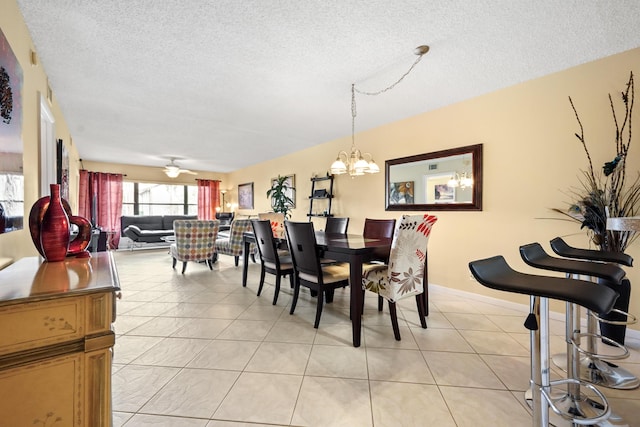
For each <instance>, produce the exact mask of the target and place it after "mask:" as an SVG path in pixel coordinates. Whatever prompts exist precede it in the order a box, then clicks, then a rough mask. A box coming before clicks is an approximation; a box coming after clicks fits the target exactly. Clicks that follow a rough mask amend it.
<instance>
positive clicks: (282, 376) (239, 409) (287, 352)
mask: <svg viewBox="0 0 640 427" xmlns="http://www.w3.org/2000/svg"><path fill="white" fill-rule="evenodd" d="M115 258H116V262H117V267H118V271H119V276H120V282H121V287H122V299H121V300H119V301H118V302H117V313H118V315H117V319H116V323H115V330H116V334H117V338H116V345H115V355H114V365H113V408H114V413H113V417H114V426H116V427H117V426H126V427H133V426H146V425H153V426H167V427H169V426H171V427H173V426H194V427H240V426H253V427H256V426H264V425H269V426H274V425H275V426H350V427H353V426H357V427H360V426H363V427H364V426H376V427H382V426H394V427H397V426H437V427H446V426H458V427H463V426H473V427H482V426H487V427H499V426H509V427H514V426H531V425H532V420H531V416H530V413H529V411H528V409H527V407H526V404H525V403H524V401H523V391H524V390H525V389H526V388H527V387H528V384H529V357H528V354H529V353H528V346H529V334H528V332H527V330H526V329H524V327H523V326H522V323H523V321H524V319H525V316H526V313H527V311H528V307H527V306H525V305H516V304H512V303H506V302H504V301H501V300H497V299H496V300H492V299H489V298H486V297H480V296H476V295H473V294H468V293H462V292H459V291H454V290H449V289H446V288H443V287H438V286H432V287H431V288H430V290H431V292H430V297H431V301H430V315H429V317H428V320H427V323H428V325H429V327H428V329H426V330H425V329H422V328H420V324H419V321H418V317H417V313H416V311H415V302H414V300H413V299H409V300H406V301H403V302H401V303H400V304H399V310H398V311H399V316H400V318H401V319H400V322H401V323H400V330H401V334H402V341H400V342H397V341H395V340H394V338H393V332H392V329H391V324H390V321H389V317H388V309H387V308H386V307H385V310H384V312H383V313H382V314H381V313H379V312H378V311H377V309H376V307H377V300H376V297H375V296H374V295H373V294H370V293H369V294H368V295H367V298H366V305H365V313H364V317H363V325H364V328H363V340H362V341H363V345H362V346H361V347H360V348H354V347H353V346H352V344H351V325H350V321H349V292H348V290H346V289H345V290H338V291H336V295H335V299H334V302H333V303H332V304H327V305H325V308H324V311H323V314H322V320H321V322H320V327H319V328H318V329H317V330H316V329H314V328H313V319H314V315H315V300H314V299H312V298H311V297H310V295H309V293H308V292H307V291H304V290H303V291H302V292H301V297H300V300H299V302H298V306H297V308H296V312H295V314H294V315H289V307H290V300H291V291H290V289H289V288H288V286H287V285H286V284H288V281H286V280H285V281H284V283H285V285H283V288H282V291H281V293H280V297H279V300H278V304H277V305H276V306H273V305H272V304H271V301H272V297H273V293H272V292H273V276H270V275H267V282H268V285H266V286H265V289H264V290H263V294H262V296H260V297H257V296H256V289H257V285H258V283H257V282H258V279H259V266H258V265H257V264H251V265H250V267H249V283H248V286H247V287H246V288H243V287H242V286H241V277H242V265H241V266H240V267H235V266H234V265H233V260H232V258H231V257H227V256H221V257H220V258H221V259H220V261H219V262H218V263H217V265H216V266H215V267H214V270H213V271H210V270H209V269H208V268H207V267H206V266H205V265H203V264H195V263H190V264H189V265H188V266H187V271H186V274H184V275H181V274H180V273H179V270H178V271H176V270H172V269H171V259H170V257H169V255H168V254H167V252H166V249H154V250H144V251H142V250H141V251H120V252H116V253H115ZM478 286H480V285H478ZM560 319H562V316H561V315H557V316H553V320H552V321H551V331H552V334H553V336H552V339H551V348H552V352H553V353H559V352H563V351H564V350H565V345H564V339H563V337H562V334H564V324H563V322H562V321H561V320H560ZM627 344H628V345H629V346H630V347H631V356H630V357H629V358H628V359H626V360H625V361H623V362H622V363H619V364H620V365H621V366H624V367H625V368H626V369H628V370H629V371H631V372H632V373H634V374H635V375H640V340H639V339H637V335H634V337H632V338H628V339H627ZM560 374H561V371H559V370H557V369H555V368H554V375H553V376H554V378H557V377H559V375H560ZM602 390H603V391H604V393H605V394H606V395H607V396H608V397H609V398H610V402H611V404H612V406H613V408H614V411H615V412H616V413H618V414H619V415H621V416H623V417H624V419H625V421H627V423H628V425H631V426H633V425H637V426H640V421H638V418H637V416H638V414H639V413H640V389H636V390H631V391H620V390H611V389H602ZM634 423H635V424H634Z"/></svg>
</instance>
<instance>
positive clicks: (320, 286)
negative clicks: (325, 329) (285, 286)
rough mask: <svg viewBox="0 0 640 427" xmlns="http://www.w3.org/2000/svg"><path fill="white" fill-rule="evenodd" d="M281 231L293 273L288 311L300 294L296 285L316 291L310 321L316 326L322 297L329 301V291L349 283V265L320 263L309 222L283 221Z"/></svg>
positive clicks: (331, 293)
mask: <svg viewBox="0 0 640 427" xmlns="http://www.w3.org/2000/svg"><path fill="white" fill-rule="evenodd" d="M284 225H285V227H284V228H285V231H286V233H287V241H288V242H289V250H290V251H291V258H292V260H293V270H294V273H295V278H294V288H293V289H294V290H293V300H292V302H291V310H290V311H289V314H293V313H294V311H295V309H296V304H297V302H298V296H299V295H300V286H305V287H307V288H309V289H310V290H311V291H315V292H317V293H318V296H317V298H318V301H317V307H316V319H315V322H314V324H313V327H314V328H318V325H319V324H320V316H321V315H322V306H323V302H324V299H325V298H326V300H327V303H330V302H332V301H333V292H334V290H335V289H337V288H341V287H344V286H347V285H348V284H349V264H347V263H335V264H330V265H321V264H320V255H319V251H318V248H317V245H316V235H315V231H314V229H313V223H312V222H291V221H285V223H284Z"/></svg>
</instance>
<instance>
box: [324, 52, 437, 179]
mask: <svg viewBox="0 0 640 427" xmlns="http://www.w3.org/2000/svg"><path fill="white" fill-rule="evenodd" d="M427 52H429V46H427V45H422V46H418V47H417V48H415V49H414V51H413V53H415V54H416V55H418V58H417V59H416V60H415V62H414V63H413V64H412V65H411V67H410V68H409V70H408V71H407V72H406V73H404V74H403V75H402V76H401V77H400V78H399V79H398V80H397V81H396V82H395V83H393V84H392V85H391V86H388V87H386V88H384V89H382V90H380V91H378V92H363V91H360V90H357V89H356V87H355V84H351V150H350V152H349V153H347V152H346V151H344V150H343V151H340V152H339V153H338V156H337V157H336V160H335V161H334V162H333V163H332V164H331V168H330V170H331V173H332V174H333V175H342V174H344V173H348V174H349V175H350V176H351V177H352V178H353V177H354V176H362V175H364V174H365V173H371V174H373V173H378V172H380V167H379V166H378V165H377V164H376V162H375V161H374V160H373V156H372V155H371V153H363V152H362V151H360V150H359V149H358V148H356V143H355V130H356V115H357V114H356V92H358V93H360V94H362V95H370V96H375V95H380V94H381V93H384V92H386V91H388V90H390V89H393V88H394V87H395V86H396V85H397V84H398V83H400V82H401V81H402V80H403V79H404V78H405V77H406V76H407V75H408V74H409V73H410V72H411V70H413V67H415V66H416V65H417V64H418V62H420V60H421V59H422V56H423V55H424V54H425V53H427ZM367 157H368V160H367Z"/></svg>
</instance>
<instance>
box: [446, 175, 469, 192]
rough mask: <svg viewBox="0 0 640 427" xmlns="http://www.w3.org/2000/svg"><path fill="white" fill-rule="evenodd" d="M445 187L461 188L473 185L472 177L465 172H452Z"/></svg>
mask: <svg viewBox="0 0 640 427" xmlns="http://www.w3.org/2000/svg"><path fill="white" fill-rule="evenodd" d="M447 187H452V188H456V187H460V188H462V189H465V188H467V187H473V178H472V177H471V176H470V175H467V172H462V173H458V172H454V173H453V175H452V176H451V179H450V180H449V181H448V182H447Z"/></svg>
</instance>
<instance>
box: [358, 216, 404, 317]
mask: <svg viewBox="0 0 640 427" xmlns="http://www.w3.org/2000/svg"><path fill="white" fill-rule="evenodd" d="M395 229H396V220H395V219H372V218H365V219H364V230H363V231H362V236H363V237H364V238H365V239H393V233H394V232H395ZM390 253H391V245H389V247H388V248H376V249H375V250H374V251H373V254H372V255H371V259H370V261H369V262H366V263H364V264H362V274H363V276H364V275H366V274H367V272H368V271H369V270H370V269H372V268H376V267H377V266H379V265H380V264H387V263H388V262H389V254H390ZM362 304H363V306H364V298H363V299H362ZM383 306H384V298H383V297H381V296H378V311H382V307H383Z"/></svg>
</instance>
